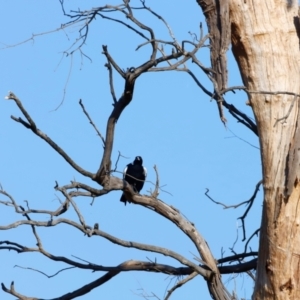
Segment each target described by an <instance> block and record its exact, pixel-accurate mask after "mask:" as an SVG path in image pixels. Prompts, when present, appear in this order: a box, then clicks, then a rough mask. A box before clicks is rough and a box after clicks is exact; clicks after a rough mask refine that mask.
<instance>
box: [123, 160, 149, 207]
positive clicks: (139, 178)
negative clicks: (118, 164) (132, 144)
mask: <svg viewBox="0 0 300 300" xmlns="http://www.w3.org/2000/svg"><path fill="white" fill-rule="evenodd" d="M146 176H147V169H146V168H145V167H143V159H142V158H141V157H140V156H137V157H136V158H135V159H134V162H133V163H130V164H128V165H127V166H126V167H125V169H124V171H123V178H124V180H125V181H127V182H128V183H129V184H130V185H131V186H132V188H133V190H134V191H135V192H136V193H139V192H140V190H141V189H142V188H143V186H144V183H145V179H146ZM120 201H121V202H124V204H125V205H126V202H127V199H126V197H125V194H124V193H123V194H122V197H121V199H120Z"/></svg>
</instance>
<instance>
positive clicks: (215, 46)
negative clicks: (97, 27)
mask: <svg viewBox="0 0 300 300" xmlns="http://www.w3.org/2000/svg"><path fill="white" fill-rule="evenodd" d="M198 2H199V4H200V5H201V7H202V8H203V11H204V14H205V15H206V18H207V22H208V25H209V26H208V28H209V34H207V35H204V34H203V30H202V27H200V32H199V34H198V36H199V38H197V39H194V40H192V41H191V40H184V41H181V42H179V41H177V39H176V37H175V36H174V34H173V32H172V30H171V28H170V26H169V24H168V23H167V22H166V21H165V20H164V18H162V17H161V16H160V15H158V14H157V13H156V12H154V11H153V10H151V8H149V7H148V6H147V5H146V3H145V1H141V5H140V6H139V7H133V6H131V3H130V2H129V1H123V3H122V4H120V5H105V6H102V7H96V8H92V9H90V10H88V11H81V10H76V11H72V12H71V13H68V12H66V11H65V8H64V1H63V0H60V3H61V6H62V9H63V12H64V14H65V15H66V16H68V17H69V18H70V22H68V23H66V24H64V25H62V26H61V28H62V29H64V28H66V27H68V26H73V25H81V27H80V30H79V37H78V39H76V41H75V42H74V44H73V45H72V47H73V48H72V49H71V50H70V52H69V53H68V54H71V55H72V54H73V53H74V52H75V51H82V47H83V46H84V44H85V42H86V40H87V38H88V32H89V26H90V24H91V23H92V22H95V20H96V17H101V18H102V19H106V20H110V21H112V22H117V23H119V24H121V25H123V26H126V27H127V28H128V29H129V30H131V31H133V32H134V33H136V34H137V35H139V36H140V37H141V38H142V39H143V40H144V42H143V43H142V44H140V45H139V46H138V47H137V49H139V48H141V47H148V48H149V49H150V50H149V51H150V53H149V54H150V55H149V57H150V58H149V59H146V60H145V61H144V62H143V63H142V64H140V65H138V66H134V67H130V68H128V69H127V70H123V69H122V68H121V67H120V66H119V64H118V62H117V61H116V60H115V59H114V58H113V57H112V55H111V54H110V52H109V50H108V49H109V48H108V46H105V45H103V48H102V49H103V55H104V56H105V57H106V59H107V63H106V68H107V70H108V76H109V85H110V91H111V95H112V102H113V109H112V111H111V114H110V116H109V117H108V120H107V126H106V134H105V136H104V137H103V136H102V134H101V133H100V132H99V131H98V130H97V128H96V125H95V122H94V121H93V120H91V119H90V117H89V115H88V113H87V111H86V110H85V108H84V106H83V103H82V102H81V101H80V105H81V106H82V108H83V111H84V113H85V114H86V115H87V117H88V118H89V120H90V122H91V124H92V125H93V126H94V128H95V129H96V130H97V134H98V135H99V136H100V138H101V139H102V142H103V154H102V157H101V160H100V162H99V167H98V169H97V171H96V172H91V171H88V170H85V169H84V168H82V167H81V166H80V165H79V164H77V163H76V162H75V161H74V160H73V159H72V158H71V157H70V156H69V155H68V154H67V153H66V152H65V151H64V150H63V149H62V148H61V147H60V146H59V145H58V144H56V143H55V142H54V141H53V140H52V139H51V138H50V137H48V136H47V135H46V134H45V133H44V132H43V131H41V130H40V129H39V127H38V125H37V124H36V122H35V121H34V119H33V118H32V117H31V115H30V112H29V111H27V109H26V108H25V106H26V105H23V102H22V101H21V100H20V99H19V98H18V97H17V96H16V95H15V94H14V93H13V92H10V93H9V94H8V95H7V97H6V99H7V100H11V101H13V102H14V103H15V105H16V106H17V107H18V109H19V111H20V112H21V113H22V116H21V117H15V116H12V119H13V120H14V121H15V122H18V123H19V124H21V125H23V126H24V127H25V128H26V129H28V130H30V131H31V132H32V133H33V134H34V135H36V136H37V137H39V138H41V139H43V140H44V141H45V142H46V143H47V144H48V145H49V146H50V147H52V148H53V150H54V151H55V152H57V153H58V154H59V155H61V156H62V157H63V158H64V160H65V161H66V162H67V163H68V164H69V165H70V166H71V167H73V169H74V170H76V171H77V172H78V173H80V174H81V175H83V176H85V177H87V178H89V179H90V182H91V183H90V185H87V184H84V183H81V182H77V181H71V183H70V184H66V185H59V184H58V183H57V184H56V185H55V190H56V191H58V192H60V193H61V194H62V195H63V197H64V201H63V202H62V203H61V204H60V205H59V207H57V209H56V210H53V211H50V210H39V209H32V208H30V207H29V206H28V207H27V208H24V207H23V206H21V205H20V204H18V203H17V201H16V200H15V199H14V197H13V196H12V194H11V193H9V192H6V191H5V190H4V189H2V190H0V194H2V196H3V197H4V199H1V202H0V203H1V204H2V205H6V206H9V207H11V209H13V210H15V213H16V214H17V215H18V216H20V220H18V221H16V222H13V223H11V224H4V225H2V224H1V226H0V230H9V229H12V228H15V227H19V226H26V225H27V226H28V225H29V226H30V227H31V228H32V233H33V235H34V237H35V240H36V246H34V247H31V246H28V245H22V244H19V243H17V242H15V241H10V240H4V241H0V250H12V251H16V252H17V253H26V252H38V253H41V254H42V255H44V256H45V257H47V258H48V259H49V260H52V261H60V262H64V263H66V264H68V265H69V266H70V267H75V268H79V269H89V270H93V271H104V272H106V273H105V275H103V276H100V277H99V278H98V279H97V280H95V281H93V282H90V283H89V284H87V285H85V286H82V287H78V289H76V290H75V291H73V292H69V293H66V294H64V295H60V296H58V297H56V298H55V299H59V300H63V299H74V298H76V297H79V296H82V295H85V294H87V293H89V292H90V291H91V290H92V289H94V288H97V287H99V286H101V285H102V284H104V283H105V282H107V281H108V280H110V279H111V278H113V277H114V276H117V275H118V274H119V273H120V272H124V271H134V270H139V271H145V272H155V273H164V274H172V275H182V276H186V277H185V278H184V279H183V280H181V281H179V282H178V283H177V284H176V285H175V286H174V287H173V288H172V289H170V291H169V292H168V294H167V296H166V298H165V299H168V298H169V297H170V296H171V294H172V293H173V292H174V291H175V290H176V288H178V287H180V286H181V285H183V284H184V283H186V282H188V281H189V280H191V279H193V278H194V277H196V276H198V275H200V276H202V277H203V279H204V280H205V281H206V282H207V285H208V289H209V292H210V294H211V296H212V298H213V299H217V300H223V299H224V300H225V299H235V295H231V294H230V293H229V292H228V291H227V290H226V288H225V286H224V283H223V282H222V274H228V273H243V272H248V271H250V270H253V269H255V268H256V266H257V258H256V257H257V252H255V251H248V249H247V245H246V247H245V252H244V253H236V254H235V255H232V256H230V257H223V258H220V259H215V258H214V256H213V254H212V253H211V251H210V249H209V246H208V244H207V243H206V241H205V239H204V238H203V237H202V235H201V234H200V232H199V231H198V229H197V228H196V227H195V225H194V224H193V223H192V222H190V221H189V220H188V219H187V218H186V217H184V216H183V215H182V214H181V213H180V211H179V210H178V209H176V208H175V207H173V206H171V205H168V204H166V203H165V202H164V201H163V200H161V199H159V198H158V195H159V188H160V183H159V176H158V173H157V181H156V185H155V189H154V191H153V192H152V194H151V195H150V196H146V195H139V194H136V193H135V192H134V191H133V189H132V188H131V186H130V185H128V184H127V183H126V182H125V181H124V180H122V179H121V178H119V177H116V176H114V174H113V171H114V170H113V167H112V165H113V163H112V161H111V155H112V149H113V142H114V138H115V136H114V132H115V127H116V124H117V121H118V119H120V118H121V117H122V113H123V111H124V110H125V109H126V107H127V106H128V105H130V103H131V101H132V99H133V97H134V87H135V84H136V83H137V82H138V78H139V77H140V76H142V75H143V74H145V73H147V72H160V71H181V72H186V73H187V74H188V75H189V76H191V78H192V79H193V80H194V82H195V83H196V84H197V85H198V86H199V88H201V90H202V91H204V93H206V94H207V95H209V96H210V97H211V98H212V99H214V100H216V102H217V105H218V109H219V114H220V118H221V120H222V121H223V122H224V123H225V122H226V118H225V116H224V112H223V106H224V107H225V108H227V109H228V111H229V113H230V114H231V115H232V116H233V117H234V118H236V119H237V120H238V121H239V122H241V123H242V124H243V125H245V126H246V127H247V128H249V129H250V130H251V131H252V132H254V133H255V134H258V135H259V137H260V140H261V139H262V136H263V134H262V133H261V131H262V129H261V127H259V126H260V125H259V126H257V125H256V124H255V122H254V121H252V120H251V118H249V117H248V116H247V115H246V114H244V113H243V112H241V111H240V110H238V109H237V108H236V107H234V106H233V105H232V104H229V103H227V102H226V100H225V96H224V95H225V93H226V92H228V91H230V90H234V89H235V88H227V65H226V51H227V48H228V46H229V42H230V36H231V37H232V39H233V37H237V32H238V33H239V34H240V35H241V32H240V30H241V29H239V30H238V26H237V25H236V27H234V26H233V25H232V26H231V28H233V29H234V30H233V31H232V32H231V33H230V30H229V27H230V24H235V23H234V18H233V17H232V16H231V11H233V9H232V7H233V4H232V3H229V2H230V1H223V2H224V3H223V4H222V5H221V6H220V4H218V5H216V4H215V3H214V2H213V1H212V2H210V1H206V2H205V1H198ZM231 5H232V7H231ZM245 5H246V4H245ZM137 9H139V10H144V11H145V12H148V13H150V14H152V15H153V16H155V17H157V18H158V19H159V20H160V21H162V22H163V23H164V24H165V26H166V28H167V29H168V31H169V36H170V39H169V40H161V39H159V38H158V37H157V35H156V33H155V32H154V30H153V29H152V28H150V27H149V26H147V25H146V24H144V23H143V22H142V21H141V20H139V19H137V18H136V16H135V11H136V10H137ZM118 13H119V14H121V15H123V16H124V17H125V20H124V19H121V18H119V17H118V16H117V17H115V14H118ZM244 34H246V33H244ZM208 39H209V40H210V47H211V66H204V64H202V63H201V62H200V60H199V59H198V58H197V56H196V54H197V52H198V51H201V48H202V47H204V46H207V44H206V43H207V41H208ZM238 42H239V43H240V40H239V41H238ZM249 43H251V41H249ZM233 44H234V45H233V46H234V47H235V48H234V49H235V50H236V49H237V48H236V47H241V44H238V43H237V42H236V41H235V40H233ZM237 44H238V45H237ZM187 45H188V46H189V47H187ZM239 49H240V48H239ZM239 51H241V50H239ZM82 53H83V52H82ZM245 53H246V52H245ZM245 53H242V54H245ZM244 58H245V57H244V56H241V59H244ZM189 60H192V61H193V63H195V65H196V66H198V67H199V69H200V70H201V71H203V72H204V73H205V74H206V75H207V77H208V78H209V79H210V80H211V82H212V85H213V90H212V91H210V90H209V89H207V88H206V87H204V86H203V85H202V84H201V82H200V81H199V80H198V79H197V77H196V76H195V74H194V73H193V72H192V71H191V70H190V69H189V68H188V67H187V65H186V63H187V62H188V61H189ZM242 62H243V63H246V60H245V61H242ZM129 63H130V62H129ZM240 64H241V63H240ZM260 66H261V65H260ZM261 67H262V66H261ZM113 71H115V72H117V73H118V74H119V75H120V76H121V77H122V78H123V80H124V89H123V92H122V94H121V95H120V96H119V97H117V95H116V93H115V90H114V81H113ZM247 76H248V77H247V79H248V78H249V76H250V75H249V74H248V75H247ZM294 76H295V75H294ZM244 81H245V79H244ZM294 84H295V83H294ZM295 85H296V84H295ZM245 86H246V87H238V88H240V89H244V90H246V91H247V92H248V93H249V94H250V95H251V98H250V103H251V105H252V106H253V105H255V103H256V100H255V99H256V97H262V94H263V91H266V92H265V94H263V97H266V98H268V99H270V97H274V95H272V93H273V94H275V93H276V91H277V90H276V91H275V90H268V89H267V87H261V89H260V90H257V88H256V87H255V86H254V85H253V86H252V85H249V84H248V82H245ZM283 90H284V91H285V90H286V92H284V93H282V92H280V93H279V94H280V95H279V96H280V97H283V96H282V94H284V97H286V98H285V99H286V101H287V103H291V104H290V106H287V107H291V105H293V104H294V102H295V101H293V102H289V101H288V99H296V97H297V93H298V91H297V89H296V88H293V89H292V90H288V87H284V89H283ZM288 92H292V96H290V95H288V94H287V93H288ZM266 94H267V95H266ZM277 94H278V93H277ZM253 95H254V96H253ZM253 97H254V98H253ZM272 99H273V98H272ZM22 100H23V99H22ZM25 102H26V101H24V103H25ZM257 102H258V101H257ZM269 102H270V101H265V104H263V105H270V103H269ZM278 103H279V101H278ZM280 103H281V102H280ZM260 105H261V104H260ZM280 105H281V104H280ZM294 107H298V106H297V105H294ZM259 109H260V110H262V109H261V108H259ZM292 109H293V107H292V108H291V109H290V110H289V111H288V113H287V115H286V117H285V119H284V121H286V122H288V120H289V119H292V116H294V110H292ZM254 111H255V109H254ZM276 116H277V115H276ZM256 117H257V116H256ZM280 117H284V116H281V115H278V118H277V119H276V120H275V123H276V124H275V123H272V122H271V123H272V125H273V127H272V131H274V132H275V131H280V132H281V133H282V130H283V129H282V128H283V126H282V125H281V123H278V122H277V120H279V118H280ZM257 118H258V117H257ZM293 119H294V120H296V119H295V118H294V117H293ZM271 123H270V124H271ZM277 123H278V124H277ZM258 124H260V122H258ZM274 124H275V125H276V126H274ZM295 124H296V123H295ZM279 129H280V130H279ZM277 141H278V140H277ZM261 142H262V141H261ZM262 146H263V149H268V148H267V147H266V146H265V145H264V144H262ZM295 147H297V143H295V145H293V146H291V150H290V151H291V152H290V157H291V156H293V155H294V152H295V149H296V148H295ZM263 151H265V150H263ZM285 151H287V149H286V148H285ZM263 153H264V152H263ZM293 157H296V156H293ZM263 158H264V157H263ZM295 159H297V157H296V158H295ZM263 161H265V160H263ZM276 162H278V159H277V160H276ZM281 162H282V163H283V161H281ZM281 170H282V171H283V170H284V169H283V168H281ZM289 170H291V169H289ZM289 172H290V173H291V171H289ZM293 172H294V171H293ZM294 173H295V172H294ZM294 173H293V174H294ZM265 174H269V173H266V171H265V172H264V176H265ZM294 175H295V176H296V173H295V174H294ZM265 180H266V179H265V178H264V187H265V188H266V186H268V185H266V181H265ZM272 180H274V178H273V177H272ZM288 183H289V190H288V191H287V192H288V193H290V194H291V195H293V193H292V192H291V191H292V190H293V184H294V185H295V181H294V180H293V181H288ZM259 185H260V183H259V184H258V185H257V187H256V190H255V191H256V192H257V190H258V187H259ZM99 186H100V188H99ZM295 188H296V187H295ZM116 190H118V191H120V190H123V192H124V193H125V194H126V198H127V199H128V200H129V201H130V202H131V203H132V204H134V205H140V206H142V207H143V208H145V209H149V210H151V211H153V213H157V214H159V215H160V216H162V217H164V218H166V219H167V220H169V221H170V222H172V223H173V224H175V225H176V226H177V227H178V229H180V230H181V231H182V232H183V233H184V234H185V235H186V236H187V237H188V238H189V239H190V241H191V242H192V243H193V244H194V245H195V247H196V249H197V251H198V253H197V255H199V256H200V258H201V259H200V262H199V263H195V262H193V261H191V260H190V259H188V258H187V257H183V256H182V255H180V254H179V253H177V252H176V251H174V250H171V249H165V248H162V247H159V246H154V245H150V244H142V243H138V242H132V241H125V240H121V239H119V238H117V237H115V236H112V235H110V234H108V233H107V232H105V231H103V230H101V228H100V227H99V225H98V224H97V223H96V224H87V223H86V221H85V218H84V215H83V214H82V213H81V211H80V209H79V208H78V206H77V204H76V201H77V199H79V198H77V197H90V198H93V199H94V198H97V197H101V196H105V195H106V194H108V193H110V192H113V191H116ZM273 191H274V190H273ZM276 191H278V189H277V190H276ZM256 192H255V193H254V195H253V197H252V198H251V199H250V200H249V201H248V202H247V203H248V204H249V206H250V207H251V205H252V204H251V203H253V200H254V198H255V195H256ZM290 194H289V195H290ZM295 197H296V196H295ZM281 199H283V198H281ZM251 201H252V202H251ZM282 203H283V202H282ZM250 207H249V209H250ZM70 209H73V210H74V211H75V213H76V216H77V218H78V220H77V221H74V220H71V219H67V218H64V217H63V215H64V214H65V213H66V212H67V211H68V210H70ZM277 212H278V214H279V213H280V209H279V210H277ZM246 213H247V212H246ZM36 214H38V215H46V216H48V217H49V220H47V221H38V220H36V219H35V218H34V216H35V215H36ZM59 224H67V225H69V226H72V227H74V228H76V229H77V230H78V231H80V232H82V233H84V234H85V235H86V236H87V237H90V238H93V237H94V236H99V237H102V238H104V239H106V240H108V241H110V242H112V243H115V244H118V245H120V246H122V247H130V248H135V249H139V250H141V251H150V252H155V253H160V254H163V255H165V256H168V257H172V258H173V259H175V260H177V261H178V262H180V264H181V267H179V268H178V267H174V266H171V265H167V264H159V263H156V262H147V261H136V260H135V261H133V260H131V261H124V262H123V263H121V264H120V265H118V266H109V267H105V266H101V265H97V264H94V263H90V262H85V263H82V262H78V261H76V260H73V259H70V258H67V257H64V256H56V255H54V254H52V253H50V252H48V251H47V249H45V248H44V246H43V243H42V240H41V238H40V236H39V234H38V232H37V227H52V226H57V225H59ZM265 230H266V228H264V226H263V227H262V231H263V233H264V231H265ZM255 233H257V232H255ZM249 257H250V258H251V259H249ZM245 259H246V261H244V260H245ZM291 259H294V258H293V257H292V256H291ZM224 263H228V265H223V264H224ZM229 263H230V265H229ZM286 282H288V283H289V282H291V285H292V283H293V281H286ZM281 287H282V289H283V290H286V289H290V286H288V285H287V284H286V285H282V286H281ZM2 289H3V291H5V292H6V293H9V294H11V295H13V296H14V297H17V298H18V299H36V298H34V297H29V296H25V295H22V294H20V292H18V291H16V289H15V287H14V283H13V282H12V283H11V285H10V287H7V286H6V285H5V284H4V283H2ZM39 299H40V298H39Z"/></svg>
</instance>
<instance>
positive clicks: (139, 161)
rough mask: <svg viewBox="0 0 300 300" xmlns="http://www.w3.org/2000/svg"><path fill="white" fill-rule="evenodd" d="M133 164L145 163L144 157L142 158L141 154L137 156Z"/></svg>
mask: <svg viewBox="0 0 300 300" xmlns="http://www.w3.org/2000/svg"><path fill="white" fill-rule="evenodd" d="M133 164H134V165H142V164H143V159H142V158H141V157H140V156H137V157H136V158H135V159H134V162H133Z"/></svg>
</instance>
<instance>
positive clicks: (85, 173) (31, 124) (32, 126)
mask: <svg viewBox="0 0 300 300" xmlns="http://www.w3.org/2000/svg"><path fill="white" fill-rule="evenodd" d="M5 98H6V99H8V100H13V101H14V102H15V103H16V104H17V106H18V107H19V109H20V110H21V112H22V113H23V115H24V116H25V118H26V119H27V120H28V122H29V123H27V122H25V121H23V120H22V119H21V118H16V117H13V116H12V119H13V120H14V121H16V122H19V123H21V124H22V125H24V126H25V127H26V128H28V129H31V131H32V132H33V133H34V134H36V135H37V136H39V137H40V138H41V139H43V140H44V141H46V142H47V143H48V144H49V145H50V146H51V147H52V148H53V149H54V150H55V151H56V152H57V153H58V154H60V155H61V156H62V157H63V158H64V159H65V160H66V161H67V162H68V163H69V164H70V165H71V166H72V167H73V168H74V169H75V170H76V171H77V172H79V173H80V174H82V175H83V176H87V177H89V178H91V179H93V178H94V177H95V174H93V173H91V172H88V171H86V170H84V169H82V168H81V167H80V166H78V165H77V164H76V163H75V162H74V161H73V160H72V159H71V158H70V157H69V156H68V154H67V153H66V152H65V151H64V150H63V149H62V148H60V147H59V146H58V145H57V144H56V143H55V142H53V141H52V139H50V138H49V137H48V136H47V135H46V134H45V133H43V132H42V131H41V130H39V129H38V128H37V127H36V125H35V123H34V121H33V120H32V118H31V117H30V115H29V114H28V112H27V111H26V110H25V108H24V107H23V105H22V103H21V101H20V100H19V99H18V98H17V97H16V96H15V95H14V94H13V93H12V92H10V93H9V94H8V96H7V97H5Z"/></svg>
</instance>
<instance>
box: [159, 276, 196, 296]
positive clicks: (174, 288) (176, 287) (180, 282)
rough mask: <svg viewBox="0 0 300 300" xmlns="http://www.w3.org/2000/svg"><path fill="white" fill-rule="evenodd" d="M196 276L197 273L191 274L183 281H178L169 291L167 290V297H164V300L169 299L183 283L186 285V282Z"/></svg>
mask: <svg viewBox="0 0 300 300" xmlns="http://www.w3.org/2000/svg"><path fill="white" fill-rule="evenodd" d="M197 275H198V274H197V272H193V273H191V274H190V275H188V276H187V277H185V278H184V279H182V280H180V281H178V282H177V283H176V284H175V285H174V286H173V287H172V288H171V289H170V290H168V293H167V296H166V297H165V300H168V299H169V298H170V297H171V295H172V293H173V292H174V291H175V290H176V289H178V288H180V287H182V286H183V285H184V284H185V283H187V282H188V281H190V280H192V279H193V278H195V277H196V276H197Z"/></svg>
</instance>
